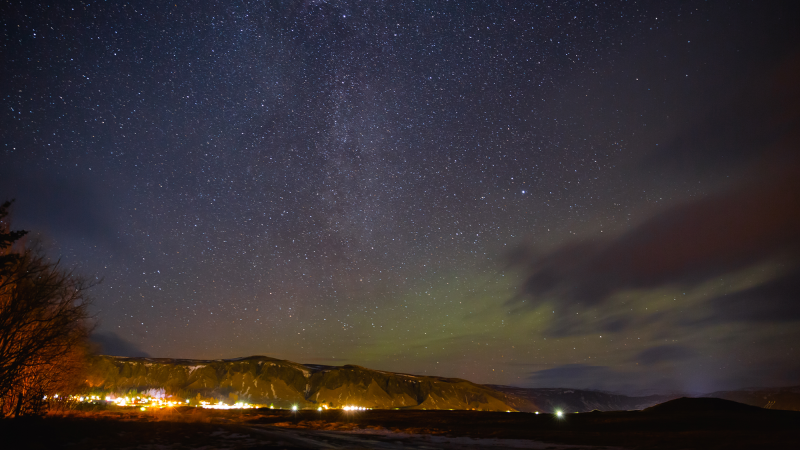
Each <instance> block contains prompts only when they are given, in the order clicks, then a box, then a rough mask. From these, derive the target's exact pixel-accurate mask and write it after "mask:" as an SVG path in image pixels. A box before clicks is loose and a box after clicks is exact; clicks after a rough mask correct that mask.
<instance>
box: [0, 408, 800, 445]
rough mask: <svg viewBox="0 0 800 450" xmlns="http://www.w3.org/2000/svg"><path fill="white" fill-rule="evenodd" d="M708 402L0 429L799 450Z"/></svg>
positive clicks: (795, 438) (146, 436) (799, 427)
mask: <svg viewBox="0 0 800 450" xmlns="http://www.w3.org/2000/svg"><path fill="white" fill-rule="evenodd" d="M714 400H715V399H684V400H683V402H681V401H674V402H668V403H666V404H663V405H660V406H658V407H655V408H651V409H648V410H645V411H619V412H592V413H583V414H565V415H564V416H563V417H561V418H559V417H556V416H555V415H545V414H540V415H535V414H526V413H494V412H477V411H378V410H375V411H363V412H347V413H346V412H343V411H338V410H337V411H325V412H321V413H320V412H317V411H298V412H297V413H296V414H295V413H292V412H291V411H277V410H275V411H273V410H244V411H208V410H200V409H194V408H177V409H164V410H161V411H157V412H149V411H148V412H142V411H139V410H134V409H119V410H108V411H96V412H82V413H71V414H59V415H56V414H53V415H50V416H48V417H46V418H44V419H27V420H5V421H0V433H2V436H3V440H4V442H5V443H11V442H13V443H14V446H13V447H8V448H29V449H45V448H76V449H83V448H86V449H89V448H97V449H100V448H107V449H111V448H114V449H175V450H178V449H201V448H202V449H215V448H229V449H301V448H333V449H336V448H369V449H387V450H390V449H415V448H417V449H423V448H426V449H433V448H440V449H455V448H467V449H468V448H475V449H479V448H527V449H553V450H555V449H574V448H607V449H609V448H648V449H650V448H652V449H686V448H696V449H700V448H702V449H723V448H724V449H751V448H800V413H798V412H792V411H770V410H764V409H759V408H752V407H747V406H745V405H741V406H737V405H738V404H733V403H732V402H728V403H719V402H724V401H717V403H715V402H714Z"/></svg>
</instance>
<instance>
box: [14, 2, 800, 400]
mask: <svg viewBox="0 0 800 450" xmlns="http://www.w3.org/2000/svg"><path fill="white" fill-rule="evenodd" d="M719 3H720V4H716V3H715V4H711V5H709V4H706V3H704V4H699V3H697V4H696V3H695V2H685V3H679V2H669V4H668V5H662V4H659V3H658V2H652V3H635V2H620V3H617V2H614V3H613V4H607V3H597V4H595V3H592V2H569V3H563V2H540V3H538V4H533V3H531V4H522V3H520V4H518V5H517V6H511V5H513V4H514V2H511V3H509V4H508V5H506V6H496V5H491V6H471V5H469V4H467V3H466V2H358V1H329V2H326V1H307V2H290V1H286V2H280V1H274V2H247V1H241V2H213V1H199V2H191V3H185V4H176V3H170V4H167V3H163V2H160V3H159V2H129V3H124V4H121V3H117V2H68V1H66V2H53V3H52V4H49V5H48V4H45V3H40V4H34V3H33V2H29V1H24V2H8V3H6V4H5V5H3V6H2V7H0V8H1V9H0V12H1V14H0V16H1V17H2V19H0V22H1V23H2V29H3V38H2V41H3V43H2V60H3V61H4V65H3V67H2V69H0V73H2V86H1V87H2V91H0V93H2V113H0V117H1V119H0V120H2V130H0V133H1V136H2V146H3V147H2V152H3V153H2V155H3V156H2V158H3V161H2V167H0V194H2V197H3V198H16V199H17V201H16V203H15V205H14V216H13V218H14V222H13V224H14V225H15V226H16V227H20V228H26V229H30V230H32V231H33V234H38V235H39V236H40V238H41V239H43V240H44V242H45V244H46V245H47V246H48V248H49V249H50V254H51V255H53V256H54V257H59V256H60V257H62V258H63V262H64V263H65V264H67V265H69V266H71V267H77V268H78V270H79V271H80V272H82V273H84V274H87V275H90V276H92V277H94V276H97V277H99V278H103V282H102V283H101V284H100V285H98V286H97V287H95V288H94V289H93V290H92V296H93V298H94V311H95V313H96V316H97V319H98V328H97V331H96V336H97V338H96V339H97V340H98V341H99V342H101V343H103V345H105V349H104V350H105V351H107V352H117V353H125V354H130V355H134V354H148V355H151V356H159V357H186V358H218V357H237V356H245V355H251V354H265V355H269V356H274V357H279V358H286V359H290V360H295V361H298V362H304V363H322V364H345V363H353V364H360V365H363V366H368V367H372V368H376V369H384V370H394V371H402V372H412V373H425V374H436V375H444V376H457V377H462V378H468V379H471V380H474V381H477V382H485V383H490V382H491V383H498V384H513V385H519V386H555V385H560V386H569V387H594V388H602V389H617V390H635V389H647V388H662V389H687V390H709V389H714V388H717V387H738V386H741V385H747V384H762V385H766V384H790V383H791V382H792V381H791V380H795V382H796V379H797V376H798V374H800V366H798V364H797V362H796V360H798V358H797V357H796V350H795V349H794V346H795V345H794V344H792V343H791V342H792V341H794V342H797V339H798V338H800V336H798V332H797V321H798V320H800V314H799V313H798V312H797V310H796V307H793V306H791V305H793V303H792V301H794V300H792V301H787V300H780V299H778V300H775V301H774V302H773V303H769V301H767V303H768V304H769V305H770V306H769V308H771V309H769V308H768V311H767V313H764V314H762V316H763V320H762V321H760V322H758V323H756V322H753V321H750V320H747V319H745V318H743V317H744V316H742V315H741V314H740V315H739V316H737V315H736V314H727V313H723V312H724V311H725V308H724V306H720V304H719V302H720V301H721V300H720V298H721V297H724V296H728V295H730V296H731V298H733V299H734V300H735V301H736V302H739V303H736V304H740V305H751V304H752V303H753V302H751V299H752V298H755V297H752V295H750V294H748V292H751V293H753V292H755V293H758V292H761V291H759V289H761V288H762V287H765V288H769V287H770V286H773V284H774V283H779V284H780V283H782V282H783V283H784V284H786V283H787V282H784V281H781V280H783V279H784V278H786V279H789V280H791V278H792V277H793V276H794V275H795V274H796V273H798V272H797V264H796V262H797V257H796V256H797V252H796V251H795V250H796V244H797V240H796V238H794V237H792V235H793V233H792V232H786V233H784V234H780V233H779V236H778V238H779V239H778V240H777V241H776V242H778V243H783V242H786V241H788V242H789V244H787V245H788V248H789V250H787V252H788V253H780V252H778V251H777V250H775V249H773V247H774V245H773V244H771V243H770V242H772V241H769V242H767V241H765V240H763V239H762V240H758V239H755V238H753V239H755V241H754V242H756V243H757V245H758V246H759V247H758V248H766V249H767V250H765V251H764V252H761V253H759V252H755V251H750V252H748V251H745V250H742V251H741V252H739V253H734V254H733V255H734V257H736V258H739V259H736V264H733V263H731V264H729V263H728V262H722V261H723V260H724V261H729V259H724V258H722V257H720V258H717V259H715V257H711V256H708V257H706V259H702V258H703V257H704V256H703V255H700V256H698V255H696V254H695V253H692V252H689V251H686V252H684V253H680V252H677V251H676V252H673V251H672V249H673V248H675V247H673V246H672V245H671V242H673V241H678V240H682V239H683V237H684V235H686V233H684V232H683V231H681V232H680V233H679V234H680V236H677V235H676V233H672V234H670V232H669V230H675V229H678V228H671V227H672V224H678V225H680V224H684V225H685V227H686V229H687V230H696V229H700V230H703V229H704V228H703V226H698V227H695V226H694V225H695V224H696V222H695V220H696V221H698V222H697V223H699V222H703V221H704V220H705V219H703V217H705V216H702V215H700V214H696V215H691V214H689V213H688V212H686V211H689V212H691V211H695V210H698V211H699V210H703V211H705V210H706V209H705V208H706V205H716V204H718V203H719V204H724V202H725V201H729V200H726V199H733V200H730V201H732V202H737V201H738V199H739V197H736V196H735V195H734V194H735V193H736V192H739V191H737V189H739V190H742V189H745V190H747V189H748V188H742V187H741V186H750V185H755V186H762V185H761V184H759V183H760V182H761V181H762V180H764V179H766V180H770V179H772V178H775V179H778V180H783V178H781V175H780V174H779V175H777V176H775V177H768V176H763V173H764V172H763V171H761V172H759V171H758V170H761V169H758V170H756V169H753V168H754V167H762V168H763V167H773V166H772V165H771V164H773V163H772V162H770V161H775V160H776V158H777V159H780V158H781V156H774V155H784V156H785V154H784V153H780V151H777V150H774V151H773V150H771V149H774V148H776V146H779V145H780V142H782V141H780V139H779V137H780V136H783V135H784V133H785V130H786V129H787V128H786V126H785V124H786V123H788V124H789V125H791V124H795V123H796V119H797V115H796V114H795V115H792V114H794V112H793V111H794V109H792V107H782V108H772V106H774V105H778V106H781V105H783V106H786V105H787V104H788V105H789V106H792V105H795V104H796V103H794V101H793V100H791V101H788V100H786V99H787V98H789V99H796V98H797V97H796V96H795V97H792V96H791V95H796V89H795V91H792V92H793V94H791V95H788V94H784V93H782V92H778V93H777V94H776V93H775V92H773V91H769V92H766V91H765V92H762V91H761V90H760V89H766V88H764V86H767V87H770V86H775V85H779V83H778V82H773V81H771V80H774V79H780V76H781V75H780V74H785V73H787V72H786V71H787V70H788V71H789V72H788V73H789V74H797V71H796V70H795V71H794V72H793V71H792V70H794V69H791V67H794V66H791V64H789V67H790V68H789V69H785V67H786V64H787V63H786V61H787V60H789V61H791V60H792V59H791V58H792V56H791V55H792V54H793V50H794V49H796V48H797V43H798V32H797V30H796V29H795V28H796V27H794V26H793V25H792V24H793V23H796V22H795V20H796V19H797V16H796V14H795V11H794V10H793V9H792V8H790V7H789V6H785V5H784V6H780V5H778V3H775V4H774V5H773V4H771V3H762V2H759V3H758V4H755V3H751V2H724V4H721V2H719ZM776 74H777V75H776ZM789 79H792V77H791V75H790V76H789ZM776 83H777V84H776ZM789 84H791V83H789ZM764 98H767V100H769V101H772V102H773V103H769V101H767V100H763V99H764ZM770 99H772V100H770ZM765 102H766V103H765ZM781 102H784V103H781ZM786 102H788V103H786ZM758 108H762V109H758ZM773 110H780V111H781V114H784V116H777V115H769V114H768V113H766V112H764V113H763V114H762V113H761V112H763V111H773ZM726 111H727V112H730V114H728V115H726ZM731 111H732V112H731ZM752 111H757V112H759V113H758V114H755V113H752ZM787 111H789V112H787ZM776 114H777V113H776ZM786 117H788V119H787V118H786ZM762 119H763V120H762ZM783 119H785V120H783ZM759 120H761V122H759ZM762 122H764V123H762ZM776 123H777V124H779V125H780V124H784V125H781V126H784V128H778V129H772V128H770V126H771V125H773V124H776ZM776 126H777V125H776ZM788 129H791V126H788ZM753 130H755V131H753ZM765 136H768V137H769V138H765ZM776 136H777V137H776ZM773 138H774V139H773ZM789 142H790V144H791V145H795V144H796V143H797V140H794V141H791V140H789ZM784 144H785V143H784ZM792 148H796V146H795V147H792ZM765 155H771V156H765ZM764 161H767V162H764ZM782 161H784V163H782V164H783V166H784V167H795V166H793V164H796V160H793V159H791V157H789V159H788V162H786V161H787V160H786V158H784V159H783V160H782ZM764 170H770V169H764ZM787 179H788V178H787ZM748 183H750V184H748ZM786 183H788V184H786V186H788V187H786V188H785V189H784V188H781V190H779V192H785V191H786V190H787V189H788V192H797V184H796V183H794V184H793V183H792V182H788V181H787V182H786ZM770 186H771V185H769V186H766V187H763V189H762V188H754V189H755V192H762V191H763V192H766V193H769V192H773V191H774V190H773V191H770V189H771V187H770ZM781 186H783V185H781ZM759 189H761V190H759ZM748 192H749V191H748ZM767 195H769V196H770V198H774V197H775V196H774V195H772V194H764V196H767ZM789 197H791V196H789ZM3 198H0V200H3ZM760 198H762V197H757V198H756V199H755V200H753V203H752V204H753V205H754V206H753V208H757V206H755V205H761V204H762V203H763V202H761V201H760V200H759V199H760ZM717 200H719V202H717ZM779 200H780V199H779ZM785 200H786V202H788V203H780V202H779V203H776V204H775V205H772V204H768V205H767V206H766V207H764V208H766V209H764V210H763V211H762V210H758V211H757V214H758V217H759V218H760V217H767V218H766V219H765V220H763V221H762V220H760V219H759V220H756V221H755V222H757V224H756V225H754V227H755V230H756V231H753V233H755V235H756V236H764V235H766V234H768V233H773V234H774V233H775V232H774V229H779V230H791V229H793V228H791V226H793V224H796V223H797V222H796V219H797V218H796V217H794V216H791V215H785V214H784V215H780V214H778V216H776V217H777V218H774V217H773V216H770V214H769V212H770V211H773V210H775V211H777V210H781V209H787V208H788V209H793V208H794V207H795V206H798V204H797V200H796V198H794V197H791V198H788V199H785ZM697 202H701V203H697ZM702 202H707V203H702ZM712 207H713V206H712ZM692 208H695V209H692ZM720 208H721V209H720V211H721V212H720V213H719V214H718V215H714V217H723V218H724V217H728V216H726V214H728V213H727V212H726V211H729V210H728V209H724V208H723V207H720ZM714 211H716V210H714ZM730 214H731V217H736V215H735V213H734V212H731V213H730ZM754 214H755V213H754ZM675 217H679V218H685V217H689V219H686V220H689V222H685V221H684V222H685V223H684V222H681V221H680V220H682V219H675ZM712 219H713V217H712ZM712 219H709V220H712ZM670 220H673V221H672V222H670ZM726 220H727V219H726ZM770 220H772V221H773V222H775V223H778V225H776V227H778V228H774V227H773V228H769V229H767V228H764V227H761V225H759V224H763V223H767V224H769V223H772V222H770ZM793 221H794V222H793ZM723 222H724V223H727V222H725V221H723ZM755 222H754V223H755ZM703 223H708V224H709V225H708V227H716V228H715V229H718V228H719V227H720V226H722V227H724V223H722V224H721V225H719V224H716V225H715V223H716V222H713V220H712V221H711V222H703ZM787 224H788V225H787ZM759 227H761V228H759ZM780 227H784V228H780ZM786 227H790V228H786ZM751 228H752V227H751ZM751 228H747V230H750V229H751ZM762 228H764V230H766V231H763V232H762V231H759V230H761V229H762ZM709 229H710V228H709ZM665 230H666V231H665ZM681 230H682V229H681ZM770 230H772V231H770ZM659 233H660V234H659ZM742 233H745V234H741V233H740V234H736V233H733V232H731V234H727V235H725V236H733V237H731V239H734V238H735V239H741V236H745V237H747V236H750V235H748V234H746V231H743V232H742ZM688 234H691V231H689V232H688ZM712 234H713V233H712ZM751 234H752V233H751ZM706 235H707V234H703V235H702V236H698V237H696V238H687V239H686V242H688V243H687V244H686V245H688V246H691V248H697V246H698V245H699V244H698V243H700V242H707V239H705V237H704V236H706ZM654 236H655V238H653V237H654ZM651 238H652V239H656V240H660V239H662V238H663V240H664V241H663V242H662V245H661V246H658V245H654V244H652V243H647V245H645V244H643V243H642V242H645V241H648V239H651ZM759 239H760V238H759ZM725 242H727V241H725ZM754 245H756V244H754ZM770 245H773V247H770ZM775 245H778V246H779V247H780V246H781V245H782V244H775ZM793 246H794V247H793ZM723 247H725V246H724V245H723ZM784 247H785V246H783V247H781V248H784ZM630 248H633V249H634V250H630V251H629V250H628V249H630ZM775 248H777V247H775ZM792 249H795V250H792ZM709 251H711V250H709ZM720 251H721V250H720ZM625 252H633V253H630V254H636V255H645V256H644V257H643V259H644V260H646V261H647V264H638V263H633V264H632V265H631V264H628V262H626V263H624V264H623V263H620V262H619V261H621V260H620V258H619V257H618V255H620V254H625V255H627V254H629V253H625ZM636 252H639V253H636ZM715 252H716V250H715ZM779 253H780V254H779ZM718 254H721V253H720V252H716V253H713V255H718ZM726 254H727V253H726ZM676 255H677V256H676ZM713 255H712V256H713ZM650 256H652V259H651V258H650ZM671 257H674V258H673V259H670V258H671ZM687 258H688V259H689V260H691V261H695V259H697V258H700V259H697V261H700V262H699V263H697V264H695V265H691V264H690V265H686V264H684V262H683V261H685V260H686V259H687ZM670 261H672V262H670ZM675 261H677V262H675ZM672 263H674V264H673V266H670V264H672ZM692 264H694V263H692ZM703 264H705V265H703ZM675 267H677V268H675ZM687 267H689V268H690V269H691V270H692V274H696V276H687V275H686V274H685V273H683V272H682V271H686V270H688V269H687ZM636 268H640V269H641V270H638V271H637V270H636ZM612 272H613V273H612ZM651 272H653V273H656V274H655V275H653V273H651ZM621 273H622V275H621ZM787 277H788V278H787ZM599 278H602V279H603V282H602V283H600V282H599V281H598V279H599ZM770 283H772V284H770ZM788 283H789V284H790V285H791V282H788ZM780 286H784V285H780ZM796 288H797V286H796V283H795V284H794V285H791V286H790V287H789V288H785V289H784V288H780V289H778V291H779V292H780V293H779V295H778V297H780V295H785V292H786V291H787V289H788V290H789V292H795V293H796V292H800V289H796ZM776 289H777V288H776ZM754 290H755V291H754ZM769 292H772V291H769ZM748 295H750V296H748ZM754 295H755V294H754ZM758 295H761V294H758ZM792 295H793V294H792ZM759 298H760V297H759ZM793 298H796V297H793ZM748 307H749V306H748ZM745 310H747V309H746V308H745ZM747 311H749V310H747ZM762 312H763V311H761V310H759V309H758V308H755V310H754V312H753V314H761V313H762ZM748 314H749V313H747V314H745V315H748ZM759 317H761V316H759ZM765 368H767V369H765Z"/></svg>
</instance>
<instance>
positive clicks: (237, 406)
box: [200, 402, 255, 409]
mask: <svg viewBox="0 0 800 450" xmlns="http://www.w3.org/2000/svg"><path fill="white" fill-rule="evenodd" d="M200 407H201V408H205V409H250V408H255V406H253V405H251V404H249V403H244V402H237V403H234V404H233V405H226V404H225V403H222V402H219V403H217V404H216V405H212V404H211V403H209V402H200Z"/></svg>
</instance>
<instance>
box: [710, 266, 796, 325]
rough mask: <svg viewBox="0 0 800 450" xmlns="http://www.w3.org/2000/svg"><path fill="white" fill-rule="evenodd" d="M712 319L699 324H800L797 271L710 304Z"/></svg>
mask: <svg viewBox="0 0 800 450" xmlns="http://www.w3.org/2000/svg"><path fill="white" fill-rule="evenodd" d="M710 304H711V305H712V306H713V308H714V315H713V316H711V317H708V318H706V319H704V320H701V321H702V322H732V321H737V322H751V323H757V322H796V321H800V270H795V271H792V272H790V273H787V274H785V275H783V276H781V277H778V278H776V279H773V280H771V281H768V282H766V283H763V284H760V285H758V286H755V287H752V288H750V289H745V290H742V291H738V292H735V293H732V294H727V295H722V296H719V297H716V298H714V299H712V300H711V301H710Z"/></svg>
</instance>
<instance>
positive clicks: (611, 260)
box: [510, 160, 800, 331]
mask: <svg viewBox="0 0 800 450" xmlns="http://www.w3.org/2000/svg"><path fill="white" fill-rule="evenodd" d="M798 169H800V165H798V164H797V163H796V161H792V160H789V161H786V164H785V165H784V167H782V168H777V167H776V166H775V165H773V166H770V167H769V170H765V171H764V173H762V174H761V176H760V177H759V178H758V179H757V180H755V181H752V180H751V181H749V182H747V183H742V184H740V185H738V186H736V187H734V188H732V189H730V190H728V191H725V192H723V193H720V194H717V195H712V196H708V197H705V198H702V199H699V200H696V201H693V202H688V203H684V204H681V205H678V206H675V207H673V208H671V209H668V210H666V211H664V212H662V213H660V214H658V215H656V216H655V217H653V218H651V219H650V220H647V221H645V222H644V223H642V224H641V225H639V226H638V227H635V228H633V229H632V230H630V231H628V232H626V233H624V234H622V235H620V236H618V237H617V238H616V239H611V240H597V239H595V240H584V241H577V242H571V243H569V244H566V245H563V246H561V247H559V248H557V249H555V250H554V251H551V252H549V253H546V254H540V253H536V252H535V251H533V250H532V249H531V248H528V247H521V248H518V249H517V250H516V252H515V253H514V254H512V255H511V257H510V260H511V262H512V264H513V265H515V266H517V267H518V268H521V269H522V270H523V271H524V273H525V277H526V278H525V282H524V284H523V295H522V296H519V297H517V298H515V299H513V300H511V303H512V304H518V305H530V306H537V305H538V304H540V303H541V301H544V300H546V299H549V300H555V299H557V300H558V303H559V308H561V309H570V308H580V309H583V308H587V307H594V306H598V305H603V304H604V303H606V302H607V301H608V299H609V298H610V297H611V296H612V295H613V294H614V293H616V292H619V291H623V290H628V289H652V288H657V287H660V286H665V285H684V286H686V285H695V284H698V283H701V282H703V281H705V280H708V279H710V278H712V277H718V276H722V275H725V274H729V273H732V272H734V271H737V270H741V269H744V268H747V267H749V266H752V265H754V264H757V263H760V262H763V261H769V260H774V259H780V260H782V261H786V262H787V264H788V265H789V267H794V266H796V265H797V264H798V260H800V258H798V256H799V255H800V233H798V232H797V230H800V179H798V178H797V177H796V173H798V172H797V170H798ZM787 283H788V282H787ZM785 287H786V286H785ZM776 289H777V288H776ZM770 292H773V291H770ZM789 297H790V296H777V297H774V298H775V301H778V302H789V301H791V300H790V298H789ZM525 298H532V299H533V300H534V302H524V303H523V302H522V300H525ZM737 298H738V297H737ZM776 307H778V306H776ZM778 309H780V308H778ZM776 311H777V309H776ZM579 319H580V320H582V319H583V318H581V317H571V318H569V319H565V320H567V321H568V322H567V323H566V324H561V326H562V328H565V330H566V331H569V328H571V325H575V322H576V321H578V320H579ZM620 320H621V321H620ZM614 323H615V324H616V326H615V327H614V328H616V329H619V328H620V327H624V326H625V320H624V318H620V319H619V320H617V321H615V322H614ZM572 328H574V327H572ZM601 329H602V328H601ZM605 329H608V328H607V327H606V328H605Z"/></svg>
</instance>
